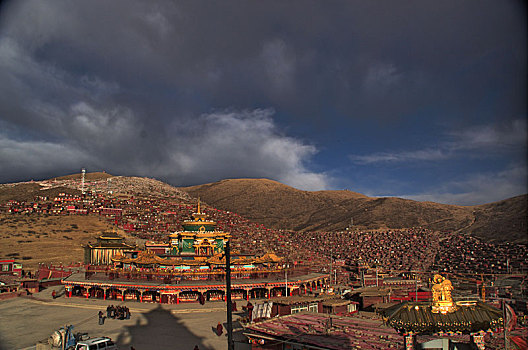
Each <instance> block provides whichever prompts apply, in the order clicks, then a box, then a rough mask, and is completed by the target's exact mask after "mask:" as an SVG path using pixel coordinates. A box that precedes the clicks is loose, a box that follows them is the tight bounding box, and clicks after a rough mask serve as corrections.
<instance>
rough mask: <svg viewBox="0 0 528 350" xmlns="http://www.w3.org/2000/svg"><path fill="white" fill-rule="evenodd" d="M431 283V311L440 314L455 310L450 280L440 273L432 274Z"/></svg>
mask: <svg viewBox="0 0 528 350" xmlns="http://www.w3.org/2000/svg"><path fill="white" fill-rule="evenodd" d="M433 283H434V285H433V287H432V288H431V291H432V293H433V304H432V306H431V311H432V312H433V313H441V314H447V313H450V312H454V311H456V305H455V303H454V302H453V298H452V297H451V291H452V290H453V285H452V284H451V281H450V280H448V279H445V277H443V276H441V275H434V278H433Z"/></svg>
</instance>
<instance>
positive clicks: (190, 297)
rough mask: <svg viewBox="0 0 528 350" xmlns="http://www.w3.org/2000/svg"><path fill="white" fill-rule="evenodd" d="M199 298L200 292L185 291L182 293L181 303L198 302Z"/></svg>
mask: <svg viewBox="0 0 528 350" xmlns="http://www.w3.org/2000/svg"><path fill="white" fill-rule="evenodd" d="M199 297H200V292H195V291H185V292H181V293H180V301H181V302H192V301H198V298H199Z"/></svg>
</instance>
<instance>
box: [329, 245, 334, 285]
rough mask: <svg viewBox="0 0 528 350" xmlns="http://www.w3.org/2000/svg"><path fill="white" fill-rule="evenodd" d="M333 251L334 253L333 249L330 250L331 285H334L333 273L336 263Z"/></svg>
mask: <svg viewBox="0 0 528 350" xmlns="http://www.w3.org/2000/svg"><path fill="white" fill-rule="evenodd" d="M332 255H333V253H332V250H330V285H332V275H333V268H334V266H333V263H334V258H333V256H332Z"/></svg>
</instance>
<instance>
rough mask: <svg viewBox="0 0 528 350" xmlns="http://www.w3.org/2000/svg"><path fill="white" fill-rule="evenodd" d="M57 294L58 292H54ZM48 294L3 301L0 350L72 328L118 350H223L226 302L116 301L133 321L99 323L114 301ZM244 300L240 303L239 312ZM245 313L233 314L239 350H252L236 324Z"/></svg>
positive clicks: (30, 343) (24, 345) (23, 346)
mask: <svg viewBox="0 0 528 350" xmlns="http://www.w3.org/2000/svg"><path fill="white" fill-rule="evenodd" d="M54 288H55V289H56V290H59V289H60V287H54ZM52 290H53V289H51V288H50V289H47V290H44V291H42V292H40V293H36V294H34V297H35V298H16V299H11V300H5V301H1V302H0V349H1V350H11V349H28V350H29V349H34V347H35V344H36V343H37V342H39V341H44V340H46V339H47V338H48V337H49V336H50V335H51V334H52V333H53V332H54V331H55V330H57V329H58V328H60V327H61V326H64V325H70V324H72V325H74V333H77V332H87V333H88V334H89V335H90V336H91V337H96V336H109V337H111V338H112V339H113V340H114V341H115V342H116V343H117V344H118V345H119V349H127V350H128V349H130V347H131V346H133V347H134V348H135V349H136V350H144V349H181V350H187V349H189V350H193V349H194V347H195V346H196V345H198V347H199V349H200V350H216V349H218V350H225V349H227V337H226V332H225V323H226V318H227V316H226V306H225V303H223V302H220V301H218V302H207V303H206V304H205V305H200V304H198V303H186V304H185V303H181V304H178V305H159V304H147V303H137V302H125V303H123V302H118V303H119V305H126V306H127V307H128V308H129V309H130V312H131V314H132V317H131V319H130V320H113V319H106V321H105V324H104V325H99V324H98V312H99V310H101V311H103V312H104V313H105V315H106V307H107V306H108V305H110V304H113V305H117V304H116V301H114V300H111V301H110V300H109V301H105V300H99V299H84V298H65V297H64V296H62V297H59V298H57V299H53V298H52V297H51V291H52ZM242 303H243V301H239V302H238V309H241V306H242V305H243V304H242ZM241 316H244V314H243V313H242V312H235V313H234V315H233V320H234V321H235V323H234V328H235V337H234V339H235V348H236V349H237V350H239V349H240V350H246V349H249V345H248V344H246V343H245V342H243V336H242V334H241V332H240V330H241V328H240V325H239V323H238V322H237V320H238V319H239V318H240V317H241ZM218 322H221V323H222V324H223V325H224V333H223V335H222V336H220V337H219V336H217V335H216V334H215V333H214V332H213V329H214V327H216V325H217V323H218Z"/></svg>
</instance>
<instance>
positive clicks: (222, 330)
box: [216, 322, 224, 336]
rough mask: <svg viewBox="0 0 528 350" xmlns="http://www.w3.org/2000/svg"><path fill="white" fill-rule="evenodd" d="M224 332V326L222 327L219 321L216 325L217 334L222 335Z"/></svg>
mask: <svg viewBox="0 0 528 350" xmlns="http://www.w3.org/2000/svg"><path fill="white" fill-rule="evenodd" d="M223 332H224V327H222V324H221V323H220V322H218V324H217V325H216V335H217V336H221V335H222V333H223Z"/></svg>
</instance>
